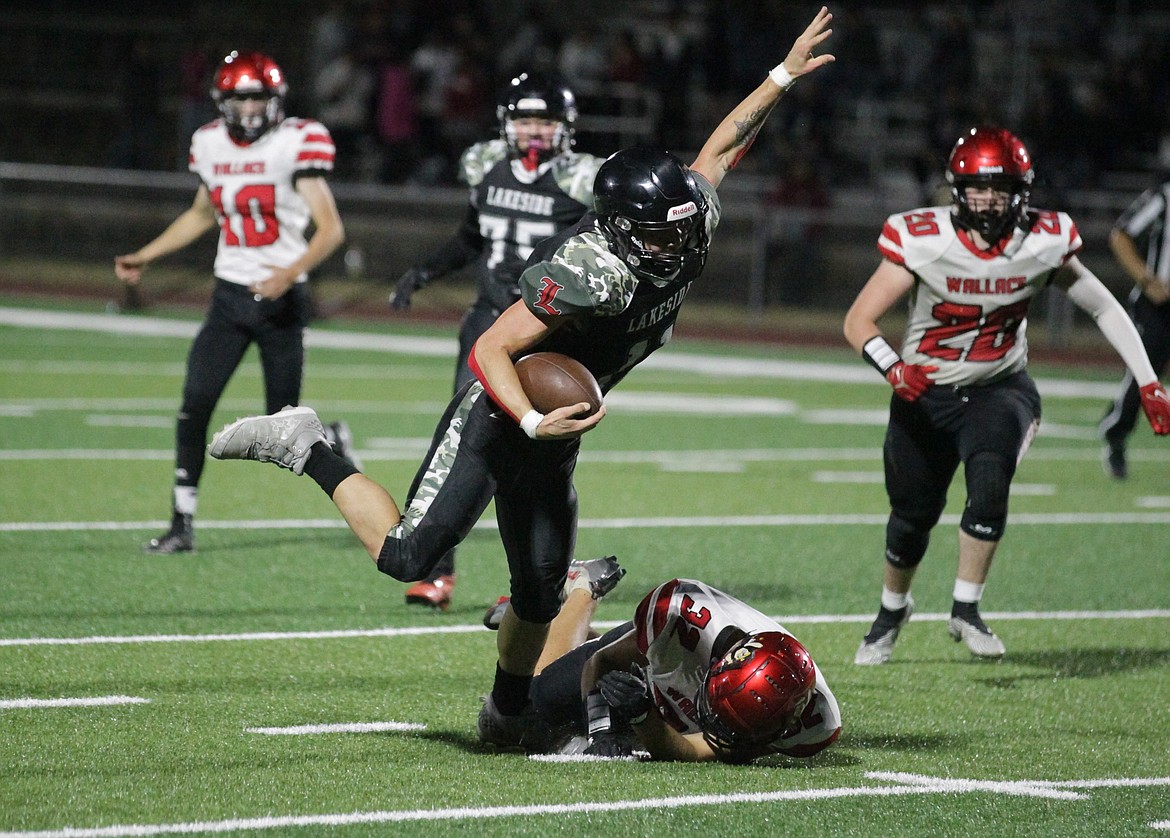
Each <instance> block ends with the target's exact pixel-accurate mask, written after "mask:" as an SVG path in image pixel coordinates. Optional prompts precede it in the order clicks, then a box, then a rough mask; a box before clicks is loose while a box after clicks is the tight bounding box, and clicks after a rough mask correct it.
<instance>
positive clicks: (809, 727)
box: [484, 556, 841, 762]
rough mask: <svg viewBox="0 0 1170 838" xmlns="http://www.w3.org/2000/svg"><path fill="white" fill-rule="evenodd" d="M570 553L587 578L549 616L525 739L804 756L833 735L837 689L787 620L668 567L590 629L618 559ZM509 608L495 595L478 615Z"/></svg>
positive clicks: (592, 747)
mask: <svg viewBox="0 0 1170 838" xmlns="http://www.w3.org/2000/svg"><path fill="white" fill-rule="evenodd" d="M574 565H575V569H577V570H579V572H580V573H581V576H582V577H585V578H587V579H588V580H589V584H578V585H576V586H575V587H573V588H572V590H569V591H568V595H567V598H566V600H565V603H564V606H563V607H562V609H561V613H560V614H559V615H558V616H557V618H556V620H554V621H553V624H552V628H551V631H550V633H549V639H548V643H547V644H546V645H545V652H544V655H543V656H542V658H541V660H540V662H539V664H538V668H537V676H536V678H535V679H534V680H533V682H532V688H531V697H532V712H533V713H534V714H535V715H536V717H537V718H538V719H539V720H540V721H541V722H543V723H544V725H545V729H544V730H540V731H539V736H537V735H535V734H536V732H537V731H538V729H539V727H540V726H538V725H532V726H531V727H530V728H529V729H530V730H531V731H533V732H534V736H533V738H532V739H531V740H530V741H529V742H527V743H525V746H526V747H527V748H528V749H529V750H546V751H558V752H560V753H581V754H588V755H595V756H606V757H620V756H631V755H641V754H649V756H650V758H651V759H659V760H680V761H684V762H700V761H706V760H714V759H718V760H722V761H724V762H746V761H748V760H751V759H754V758H756V757H761V756H767V755H770V754H785V755H787V756H793V757H810V756H812V755H813V754H816V753H818V752H820V751H821V750H823V749H825V748H827V747H828V746H829V745H831V744H833V742H835V741H836V739H837V736H838V735H839V734H840V732H841V712H840V710H839V708H838V707H837V700H836V699H835V698H834V697H833V692H832V690H830V689H829V685H828V683H826V681H825V677H824V674H823V673H822V672H821V670H820V669H819V668H818V667H817V665H816V663H815V662H814V661H813V659H812V656H811V655H809V653H808V650H807V649H805V648H804V646H802V645H801V643H800V642H799V641H798V640H797V639H796V638H795V637H793V636H792V635H791V634H790V633H789V632H788V630H787V629H785V628H784V627H783V626H782V625H780V624H779V623H777V622H776V621H774V620H772V619H771V618H769V617H767V616H765V615H764V614H762V613H760V612H759V611H757V610H756V609H754V608H752V607H751V606H749V605H746V604H745V603H743V602H741V601H739V600H738V599H736V598H735V597H732V596H730V595H729V594H725V593H723V592H722V591H719V590H716V589H715V588H712V587H711V586H709V585H706V584H704V583H703V582H698V581H695V580H693V579H672V580H670V581H669V582H665V583H663V584H661V585H659V586H658V587H656V588H654V590H652V591H650V592H649V593H648V594H647V595H646V596H645V597H644V598H643V599H642V601H641V603H639V605H638V608H637V610H636V611H635V613H634V619H633V620H632V621H630V622H626V623H623V624H622V625H620V626H618V627H617V628H615V629H612V630H610V631H609V632H607V633H605V634H604V635H602V636H600V637H597V636H595V635H594V636H593V637H592V639H586V638H587V637H588V636H589V634H590V620H591V619H592V617H593V613H594V611H595V610H596V608H597V601H598V599H599V598H600V597H601V596H604V595H605V594H606V593H608V592H609V591H610V590H612V589H613V588H614V586H615V585H617V582H618V580H619V579H620V578H621V576H622V575H623V574H624V573H625V571H624V570H622V569H621V567H620V566H619V565H618V563H617V560H616V559H614V558H613V557H612V556H610V557H608V558H604V559H594V560H593V561H589V562H575V563H574ZM506 608H507V600H506V599H503V598H502V599H501V601H500V603H499V604H498V605H496V606H494V607H493V608H492V609H489V611H488V613H487V615H485V617H484V623H485V625H487V626H488V627H489V628H491V627H494V626H496V625H498V624H499V620H500V618H501V617H502V616H503V614H502V612H503V611H504V610H505V609H506ZM488 700H490V698H489V699H488Z"/></svg>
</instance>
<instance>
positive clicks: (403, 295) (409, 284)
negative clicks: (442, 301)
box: [390, 268, 429, 311]
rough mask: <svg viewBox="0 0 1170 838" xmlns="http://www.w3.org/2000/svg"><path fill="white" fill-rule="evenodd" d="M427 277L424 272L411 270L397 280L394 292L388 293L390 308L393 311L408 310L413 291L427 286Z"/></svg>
mask: <svg viewBox="0 0 1170 838" xmlns="http://www.w3.org/2000/svg"><path fill="white" fill-rule="evenodd" d="M427 279H429V277H428V276H427V275H426V272H425V271H421V270H419V269H418V268H411V269H410V270H409V271H407V272H406V273H404V274H403V275H402V276H400V277H399V278H398V282H396V283H395V284H394V290H393V291H391V292H390V308H392V309H393V310H394V311H405V310H406V309H408V308H410V297H411V295H412V294H414V292H415V291H417V290H418V289H420V288H422V287H423V286H424V285H426V284H427Z"/></svg>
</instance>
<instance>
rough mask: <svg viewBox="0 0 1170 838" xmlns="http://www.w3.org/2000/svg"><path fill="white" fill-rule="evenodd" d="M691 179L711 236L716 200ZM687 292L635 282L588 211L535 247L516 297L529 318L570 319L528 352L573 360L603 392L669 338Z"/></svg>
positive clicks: (678, 287)
mask: <svg viewBox="0 0 1170 838" xmlns="http://www.w3.org/2000/svg"><path fill="white" fill-rule="evenodd" d="M695 181H696V182H697V183H698V184H699V188H700V189H701V190H702V191H703V195H704V197H706V199H707V204H708V206H709V209H708V211H707V219H706V224H707V235H708V236H710V235H711V234H712V233H713V232H714V230H715V227H716V225H718V224H719V215H720V204H719V198H718V196H717V194H716V192H715V187H714V186H712V185H711V184H710V182H709V181H708V180H707V179H706V178H704V177H702V176H701V175H696V176H695ZM690 288H691V283H689V282H688V283H685V284H682V285H677V284H672V285H667V286H665V287H663V288H659V287H657V286H656V285H654V283H652V282H650V281H649V280H644V279H639V278H638V277H636V276H635V275H634V273H633V271H631V270H630V267H629V266H628V265H627V264H626V263H625V262H623V261H621V260H620V259H618V257H617V256H615V255H614V254H613V253H612V252H611V251H610V249H609V244H608V242H607V241H606V239H605V237H604V236H603V235H602V233H601V230H600V228H599V227H598V224H597V216H596V215H595V214H594V213H589V215H587V216H585V217H584V218H583V219H581V221H580V223H579V224H577V225H576V227H574V228H573V229H571V230H567V231H565V232H564V233H562V234H561V235H559V236H556V237H555V238H553V239H549V240H547V241H544V242H542V243H541V244H540V245H539V246H538V247H537V248H536V252H535V253H533V255H532V258H531V259H530V260H529V263H528V268H526V269H525V271H524V273H523V274H521V276H520V293H521V295H522V297H523V299H524V303H525V305H527V306H528V308H529V310H530V311H532V313H533V314H535V315H537V316H538V317H548V316H566V317H569V318H571V320H570V322H568V323H566V324H565V325H563V326H561V327H560V328H558V329H557V330H556V331H554V332H553V333H552V334H550V335H549V336H548V337H547V338H545V339H544V340H542V341H541V342H540V343H539V344H538V345H537V346H536V347H535V348H533V350H532V351H533V352H560V353H563V354H565V355H568V356H570V357H571V358H576V359H577V360H578V361H580V362H581V363H582V364H584V365H585V366H586V367H587V368H588V369H589V371H590V372H592V373H593V375H594V377H595V378H596V379H597V382H598V384H600V385H601V391H602V393H607V392H609V390H610V389H612V388H613V387H614V385H616V384H617V383H618V382H619V381H621V380H622V378H624V377H625V375H626V373H628V372H629V371H630V370H631V369H633V368H634V367H635V366H636V365H637V364H639V363H641V362H642V361H643V360H645V359H646V358H647V357H649V355H650V353H652V352H654V350H656V349H658V348H659V347H661V346H664V345H665V344H666V343H667V341H669V340H670V338H671V333H672V331H673V330H674V322H675V320H677V319H678V311H679V308H680V307H681V306H682V303H683V300H685V299H686V296H687V292H688V291H690Z"/></svg>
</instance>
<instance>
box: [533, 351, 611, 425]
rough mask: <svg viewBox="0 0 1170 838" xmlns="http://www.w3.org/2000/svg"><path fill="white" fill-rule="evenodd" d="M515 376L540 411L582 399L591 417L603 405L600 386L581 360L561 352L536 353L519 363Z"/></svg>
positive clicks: (546, 410) (549, 410) (581, 417)
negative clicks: (587, 406) (586, 403)
mask: <svg viewBox="0 0 1170 838" xmlns="http://www.w3.org/2000/svg"><path fill="white" fill-rule="evenodd" d="M516 375H518V376H519V377H520V386H521V387H523V388H524V393H525V394H526V395H527V396H528V401H530V402H532V406H533V407H535V408H536V409H537V410H539V411H540V412H541V413H550V412H552V411H554V410H556V409H557V408H558V407H567V406H569V405H572V404H580V403H581V402H588V403H589V412H588V413H586V414H583V415H582V416H577V417H576V418H578V419H583V418H584V417H585V416H592V415H593V414H594V413H596V412H597V410H598V409H599V408H600V407H601V387H599V386H598V384H597V379H596V378H594V377H593V373H591V372H589V370H587V369H586V368H585V365H584V364H582V363H581V362H580V361H576V360H574V359H572V358H570V357H569V356H568V355H561V354H560V353H558V352H535V353H533V354H532V355H525V356H524V357H523V358H521V359H520V360H519V361H517V362H516Z"/></svg>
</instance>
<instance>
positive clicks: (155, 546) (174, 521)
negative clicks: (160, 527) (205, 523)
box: [142, 512, 195, 556]
mask: <svg viewBox="0 0 1170 838" xmlns="http://www.w3.org/2000/svg"><path fill="white" fill-rule="evenodd" d="M194 524H195V516H194V515H183V514H182V513H180V512H176V513H174V515H173V516H172V517H171V528H170V529H169V530H167V531H166V532H165V533H163V534H162V535H160V536H159V537H158V538H152V539H151V540H150V541H148V542H146V544H143V545H142V550H143V552H145V553H151V554H153V555H156V556H169V555H171V554H172V553H191V552H194V550H195V525H194Z"/></svg>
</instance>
